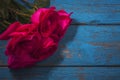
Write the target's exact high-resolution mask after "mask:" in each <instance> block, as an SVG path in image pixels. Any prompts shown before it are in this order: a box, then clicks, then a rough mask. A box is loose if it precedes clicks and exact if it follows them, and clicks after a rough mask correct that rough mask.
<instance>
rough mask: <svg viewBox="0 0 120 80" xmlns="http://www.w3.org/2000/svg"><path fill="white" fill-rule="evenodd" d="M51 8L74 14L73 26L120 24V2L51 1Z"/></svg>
mask: <svg viewBox="0 0 120 80" xmlns="http://www.w3.org/2000/svg"><path fill="white" fill-rule="evenodd" d="M51 6H56V7H57V9H65V10H67V11H68V12H73V13H74V14H73V15H72V18H73V19H75V20H74V21H73V24H76V23H77V24H80V23H81V24H120V16H119V15H120V0H51Z"/></svg>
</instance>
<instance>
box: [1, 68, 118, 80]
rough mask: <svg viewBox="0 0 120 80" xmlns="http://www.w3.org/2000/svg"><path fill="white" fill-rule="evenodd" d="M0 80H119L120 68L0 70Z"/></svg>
mask: <svg viewBox="0 0 120 80" xmlns="http://www.w3.org/2000/svg"><path fill="white" fill-rule="evenodd" d="M0 80H120V68H112V67H111V68H96V67H94V68H87V67H86V68H84V67H51V68H50V67H44V68H42V67H39V68H36V67H34V68H27V69H22V70H9V69H8V68H0Z"/></svg>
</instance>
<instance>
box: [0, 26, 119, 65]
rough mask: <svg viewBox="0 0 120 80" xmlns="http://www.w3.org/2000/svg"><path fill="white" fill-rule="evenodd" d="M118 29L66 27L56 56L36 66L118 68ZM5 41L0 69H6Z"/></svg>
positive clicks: (1, 53) (0, 51) (115, 27)
mask: <svg viewBox="0 0 120 80" xmlns="http://www.w3.org/2000/svg"><path fill="white" fill-rule="evenodd" d="M119 34H120V26H110V25H109V26H83V25H82V26H76V25H72V26H70V27H69V29H68V31H67V33H66V35H65V36H64V38H63V39H62V41H61V42H60V44H59V48H58V50H57V52H56V53H55V54H54V55H53V56H51V57H50V58H48V59H47V60H45V61H42V62H40V63H38V65H41V66H42V65H48V66H52V65H64V66H68V65H71V66H72V65H74V66H81V65H120V54H119V53H120V35H119ZM5 43H6V42H5V41H0V55H1V56H0V65H1V66H2V65H6V63H7V57H6V56H5V55H4V51H5Z"/></svg>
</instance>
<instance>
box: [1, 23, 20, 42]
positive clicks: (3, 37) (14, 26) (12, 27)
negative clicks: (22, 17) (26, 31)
mask: <svg viewBox="0 0 120 80" xmlns="http://www.w3.org/2000/svg"><path fill="white" fill-rule="evenodd" d="M20 25H21V24H20V23H19V22H14V23H13V24H11V25H10V26H9V27H8V28H7V30H5V31H4V32H3V33H2V34H1V35H0V40H8V39H9V38H10V36H9V34H11V33H12V32H14V31H15V30H16V29H17V28H18V27H20Z"/></svg>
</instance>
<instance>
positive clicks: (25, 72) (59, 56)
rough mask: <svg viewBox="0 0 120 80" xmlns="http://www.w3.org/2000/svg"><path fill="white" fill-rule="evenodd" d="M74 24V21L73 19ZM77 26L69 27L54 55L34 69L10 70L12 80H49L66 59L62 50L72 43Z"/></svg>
mask: <svg viewBox="0 0 120 80" xmlns="http://www.w3.org/2000/svg"><path fill="white" fill-rule="evenodd" d="M73 21H74V22H75V20H74V19H73ZM77 28H78V26H77V25H71V26H70V27H69V28H68V30H67V32H66V34H65V36H64V38H63V39H62V40H61V41H60V43H59V46H58V49H57V51H56V52H55V54H54V55H53V56H51V57H49V58H48V59H46V60H44V61H42V62H39V63H37V64H36V65H35V66H34V67H31V68H24V69H19V70H10V72H11V73H12V76H13V78H15V80H38V79H41V80H49V77H51V75H52V73H53V72H54V70H55V69H56V68H60V67H59V66H60V65H61V64H62V63H64V59H66V58H65V57H66V56H64V55H63V50H64V49H65V48H67V44H68V43H69V42H71V41H73V39H74V37H75V35H76V32H77Z"/></svg>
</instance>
